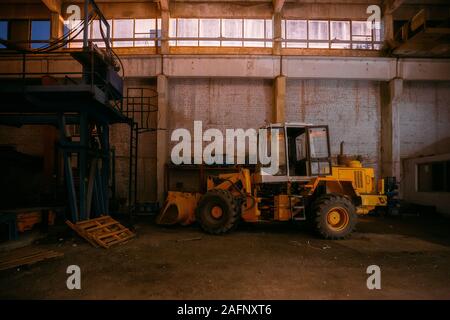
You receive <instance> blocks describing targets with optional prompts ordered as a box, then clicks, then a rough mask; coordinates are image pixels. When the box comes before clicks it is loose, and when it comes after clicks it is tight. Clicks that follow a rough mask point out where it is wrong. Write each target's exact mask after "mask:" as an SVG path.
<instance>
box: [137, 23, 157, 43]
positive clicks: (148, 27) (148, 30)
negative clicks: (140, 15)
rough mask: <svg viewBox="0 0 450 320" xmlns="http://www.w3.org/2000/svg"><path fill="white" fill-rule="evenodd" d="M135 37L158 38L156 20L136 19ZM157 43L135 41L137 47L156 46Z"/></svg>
mask: <svg viewBox="0 0 450 320" xmlns="http://www.w3.org/2000/svg"><path fill="white" fill-rule="evenodd" d="M134 37H135V38H155V37H157V29H156V19H135V20H134ZM154 45H155V41H150V40H145V41H135V42H134V46H135V47H150V46H154Z"/></svg>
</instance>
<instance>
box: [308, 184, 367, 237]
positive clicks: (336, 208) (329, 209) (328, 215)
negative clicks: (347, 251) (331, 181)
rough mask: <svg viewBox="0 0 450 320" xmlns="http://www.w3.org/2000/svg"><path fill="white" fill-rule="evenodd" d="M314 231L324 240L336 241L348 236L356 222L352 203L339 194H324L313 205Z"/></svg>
mask: <svg viewBox="0 0 450 320" xmlns="http://www.w3.org/2000/svg"><path fill="white" fill-rule="evenodd" d="M313 213H314V214H315V217H314V222H315V230H316V232H317V233H318V234H319V235H320V236H322V237H323V238H325V239H331V240H338V239H344V238H346V237H347V236H349V235H350V234H351V233H352V232H353V230H354V229H355V225H356V222H357V219H358V217H357V215H356V209H355V206H354V205H353V203H352V202H351V201H350V200H349V199H347V198H346V197H344V196H343V195H340V194H333V193H332V194H325V195H322V196H320V197H319V198H318V199H317V200H316V201H315V202H314V204H313Z"/></svg>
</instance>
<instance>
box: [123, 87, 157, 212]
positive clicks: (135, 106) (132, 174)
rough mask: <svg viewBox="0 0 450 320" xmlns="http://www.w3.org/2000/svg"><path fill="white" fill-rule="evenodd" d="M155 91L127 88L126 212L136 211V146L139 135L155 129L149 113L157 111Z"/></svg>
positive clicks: (137, 204)
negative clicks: (128, 136)
mask: <svg viewBox="0 0 450 320" xmlns="http://www.w3.org/2000/svg"><path fill="white" fill-rule="evenodd" d="M157 97H158V95H157V93H156V91H155V90H153V89H151V88H135V87H130V88H127V96H126V97H125V99H124V100H125V102H126V104H125V108H124V112H125V114H126V116H127V117H128V118H129V119H130V149H129V157H130V158H129V180H128V181H129V184H128V211H129V212H128V213H129V214H130V216H131V215H133V214H135V213H136V210H137V208H138V207H139V201H138V196H137V195H138V156H139V155H138V148H139V135H140V134H141V133H145V132H151V131H156V127H155V126H156V124H153V123H151V122H152V121H151V117H150V114H151V113H152V112H157V111H158V109H157Z"/></svg>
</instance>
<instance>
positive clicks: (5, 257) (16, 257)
mask: <svg viewBox="0 0 450 320" xmlns="http://www.w3.org/2000/svg"><path fill="white" fill-rule="evenodd" d="M62 256H64V254H63V253H61V252H56V251H53V250H39V249H30V248H22V249H17V250H13V251H10V252H7V253H2V254H1V255H0V270H7V269H12V268H16V267H20V266H24V265H30V264H34V263H36V262H39V261H43V260H47V259H53V258H57V257H62Z"/></svg>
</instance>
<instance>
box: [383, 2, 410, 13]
mask: <svg viewBox="0 0 450 320" xmlns="http://www.w3.org/2000/svg"><path fill="white" fill-rule="evenodd" d="M404 2H405V0H384V3H383V14H392V13H394V11H395V10H397V9H398V8H399V7H400V6H401V5H402V4H403V3H404Z"/></svg>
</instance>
